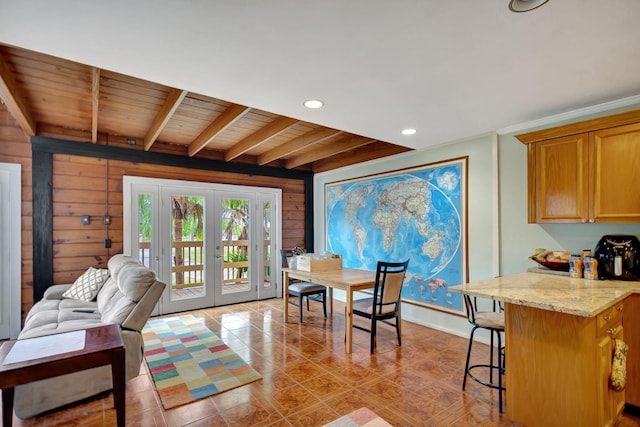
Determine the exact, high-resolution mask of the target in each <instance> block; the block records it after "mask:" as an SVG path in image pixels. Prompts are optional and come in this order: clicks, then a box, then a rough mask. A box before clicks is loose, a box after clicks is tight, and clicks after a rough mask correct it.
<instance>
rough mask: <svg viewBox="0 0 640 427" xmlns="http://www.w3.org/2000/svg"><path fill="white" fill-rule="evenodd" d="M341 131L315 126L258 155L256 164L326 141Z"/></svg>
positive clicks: (265, 162)
mask: <svg viewBox="0 0 640 427" xmlns="http://www.w3.org/2000/svg"><path fill="white" fill-rule="evenodd" d="M341 133H342V131H339V130H336V129H331V128H323V127H319V128H315V129H313V130H311V131H309V132H307V133H305V134H304V135H301V136H299V137H297V138H295V139H292V140H291V141H289V142H285V143H283V144H281V145H279V146H278V147H275V148H273V149H271V150H269V151H267V152H265V153H262V154H261V155H259V156H258V164H259V165H260V166H262V165H266V164H267V163H269V162H272V161H274V160H277V159H281V158H283V157H287V156H289V155H291V154H293V153H295V152H296V151H299V150H302V149H303V148H307V147H309V146H310V145H313V144H317V143H318V142H322V141H326V140H327V139H329V138H333V137H334V136H337V135H340V134H341Z"/></svg>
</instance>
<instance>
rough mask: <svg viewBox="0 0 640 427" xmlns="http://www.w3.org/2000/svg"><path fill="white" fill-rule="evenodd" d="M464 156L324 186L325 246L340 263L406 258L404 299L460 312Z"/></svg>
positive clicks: (372, 264)
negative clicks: (456, 287)
mask: <svg viewBox="0 0 640 427" xmlns="http://www.w3.org/2000/svg"><path fill="white" fill-rule="evenodd" d="M465 188H466V158H465V159H461V160H455V161H453V160H452V161H448V162H443V163H438V164H437V165H432V166H425V167H421V168H415V169H411V170H403V171H401V172H396V173H392V174H387V175H377V176H375V177H367V178H362V179H355V180H349V181H342V182H336V183H330V184H326V186H325V203H326V209H327V212H326V219H327V223H326V224H327V251H328V252H332V253H336V254H340V255H342V260H343V261H342V262H343V266H344V267H348V268H359V269H364V270H375V269H376V264H377V262H378V261H393V262H396V261H404V260H406V259H409V269H408V271H407V276H406V278H405V283H404V286H403V289H402V297H403V299H405V300H413V301H415V302H418V303H426V304H434V305H437V306H441V307H442V308H444V309H447V310H452V311H459V310H462V300H461V296H460V294H457V293H452V292H449V291H448V287H449V286H454V285H459V284H461V283H463V280H464V277H465V276H464V262H465V259H464V254H465V248H464V244H465V242H464V230H463V226H464V224H465V223H466V221H465V220H464V218H463V216H462V215H463V214H464V212H465V207H464V203H465V194H466V190H465Z"/></svg>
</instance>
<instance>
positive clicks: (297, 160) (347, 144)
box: [285, 135, 375, 169]
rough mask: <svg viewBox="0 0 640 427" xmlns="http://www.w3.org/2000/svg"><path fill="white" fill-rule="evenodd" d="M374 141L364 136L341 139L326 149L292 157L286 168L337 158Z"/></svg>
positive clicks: (350, 136) (321, 148) (318, 149)
mask: <svg viewBox="0 0 640 427" xmlns="http://www.w3.org/2000/svg"><path fill="white" fill-rule="evenodd" d="M373 141H375V139H372V138H366V137H364V136H357V135H349V136H347V137H345V138H343V139H341V140H340V141H336V142H334V143H332V144H331V145H326V146H324V147H320V148H317V149H314V150H311V151H308V152H306V153H303V154H301V155H299V156H296V157H292V158H291V159H289V160H287V161H286V163H285V167H286V168H287V169H293V168H295V167H298V166H300V165H306V164H307V163H311V162H314V161H316V160H320V159H324V158H325V157H329V156H335V155H336V154H340V153H342V152H344V151H348V150H351V149H354V148H357V147H362V146H363V145H367V144H370V143H372V142H373Z"/></svg>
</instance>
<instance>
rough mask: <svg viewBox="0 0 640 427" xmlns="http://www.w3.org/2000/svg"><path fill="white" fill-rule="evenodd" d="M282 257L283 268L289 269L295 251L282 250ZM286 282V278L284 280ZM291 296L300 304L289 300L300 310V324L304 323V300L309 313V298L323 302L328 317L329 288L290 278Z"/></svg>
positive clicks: (323, 308) (325, 314) (325, 315)
mask: <svg viewBox="0 0 640 427" xmlns="http://www.w3.org/2000/svg"><path fill="white" fill-rule="evenodd" d="M280 255H281V256H282V268H289V258H290V257H291V256H293V251H291V250H288V249H281V250H280ZM283 281H284V278H283ZM288 288H289V295H292V296H294V297H296V298H298V302H297V303H296V302H294V301H292V300H291V299H289V304H291V305H295V306H297V307H299V308H300V323H302V312H303V309H302V306H303V305H304V304H303V303H304V300H305V299H306V300H307V311H309V297H311V298H312V299H314V298H313V297H317V298H319V301H320V302H322V310H323V311H324V317H325V318H326V317H327V288H326V287H325V286H322V285H319V284H317V283H312V282H301V281H299V280H297V279H291V278H289V287H288Z"/></svg>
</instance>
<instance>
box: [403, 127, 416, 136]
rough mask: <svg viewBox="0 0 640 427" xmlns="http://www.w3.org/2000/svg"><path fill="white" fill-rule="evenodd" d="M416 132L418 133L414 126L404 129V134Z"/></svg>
mask: <svg viewBox="0 0 640 427" xmlns="http://www.w3.org/2000/svg"><path fill="white" fill-rule="evenodd" d="M414 133H416V130H415V129H412V128H408V129H402V134H403V135H413V134H414Z"/></svg>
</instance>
